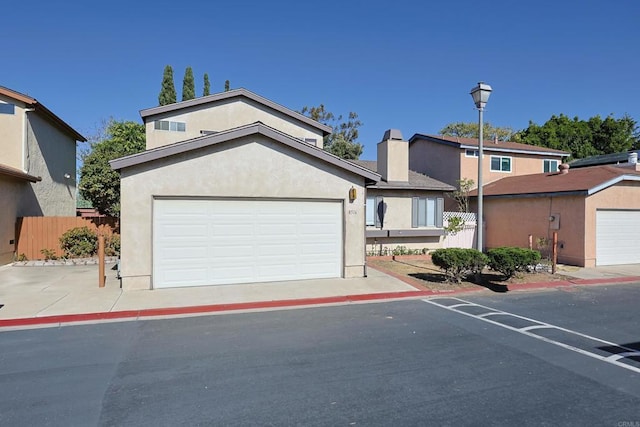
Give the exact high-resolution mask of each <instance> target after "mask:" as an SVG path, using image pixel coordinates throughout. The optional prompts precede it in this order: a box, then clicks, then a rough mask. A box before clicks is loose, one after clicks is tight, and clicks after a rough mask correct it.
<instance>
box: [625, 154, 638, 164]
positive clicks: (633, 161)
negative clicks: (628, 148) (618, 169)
mask: <svg viewBox="0 0 640 427" xmlns="http://www.w3.org/2000/svg"><path fill="white" fill-rule="evenodd" d="M627 162H629V164H631V165H636V164H638V153H636V152H635V151H632V152H631V153H629V157H628V158H627Z"/></svg>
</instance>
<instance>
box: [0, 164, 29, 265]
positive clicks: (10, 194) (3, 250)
mask: <svg viewBox="0 0 640 427" xmlns="http://www.w3.org/2000/svg"><path fill="white" fill-rule="evenodd" d="M28 186H29V184H28V183H27V182H25V181H21V180H18V179H15V178H10V177H5V176H2V175H0V206H2V214H1V215H0V265H4V264H9V263H11V262H13V255H14V251H15V244H12V243H10V242H11V241H12V240H14V241H15V238H16V217H17V216H18V210H19V204H20V199H21V196H20V194H21V193H22V192H23V191H25V189H26V188H27V187H28Z"/></svg>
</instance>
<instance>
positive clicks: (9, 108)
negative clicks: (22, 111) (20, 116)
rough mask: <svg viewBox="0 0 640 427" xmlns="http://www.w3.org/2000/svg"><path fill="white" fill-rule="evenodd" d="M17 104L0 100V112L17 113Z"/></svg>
mask: <svg viewBox="0 0 640 427" xmlns="http://www.w3.org/2000/svg"><path fill="white" fill-rule="evenodd" d="M15 113H16V106H15V105H13V104H7V103H5V102H0V114H15Z"/></svg>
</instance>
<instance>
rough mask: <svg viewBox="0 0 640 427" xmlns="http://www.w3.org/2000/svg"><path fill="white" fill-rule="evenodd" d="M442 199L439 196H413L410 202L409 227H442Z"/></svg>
mask: <svg viewBox="0 0 640 427" xmlns="http://www.w3.org/2000/svg"><path fill="white" fill-rule="evenodd" d="M443 210H444V199H443V198H441V197H437V198H436V197H414V198H413V199H412V203H411V227H413V228H417V227H438V228H442V212H443Z"/></svg>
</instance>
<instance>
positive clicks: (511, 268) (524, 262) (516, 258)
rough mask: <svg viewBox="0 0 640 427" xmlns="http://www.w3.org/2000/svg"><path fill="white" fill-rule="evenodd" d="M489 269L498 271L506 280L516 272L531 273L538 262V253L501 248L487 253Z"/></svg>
mask: <svg viewBox="0 0 640 427" xmlns="http://www.w3.org/2000/svg"><path fill="white" fill-rule="evenodd" d="M487 255H488V256H489V267H490V268H491V269H492V270H496V271H499V272H500V273H502V274H503V275H504V277H505V278H506V279H510V278H511V277H513V276H514V275H515V274H516V273H517V272H529V271H532V270H533V269H534V268H535V266H536V265H537V264H538V263H539V262H540V252H538V251H536V250H533V249H524V248H514V247H502V248H496V249H490V250H489V251H487Z"/></svg>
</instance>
